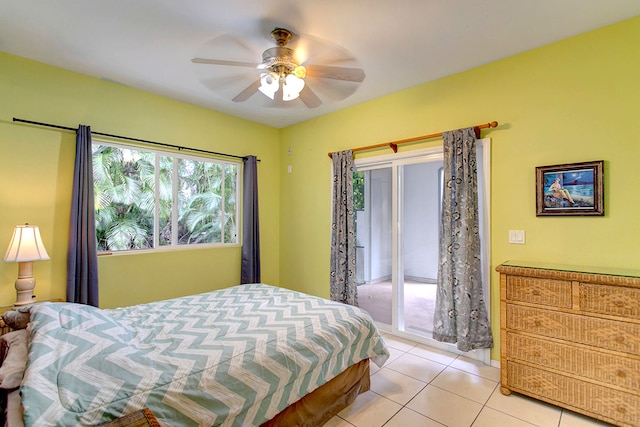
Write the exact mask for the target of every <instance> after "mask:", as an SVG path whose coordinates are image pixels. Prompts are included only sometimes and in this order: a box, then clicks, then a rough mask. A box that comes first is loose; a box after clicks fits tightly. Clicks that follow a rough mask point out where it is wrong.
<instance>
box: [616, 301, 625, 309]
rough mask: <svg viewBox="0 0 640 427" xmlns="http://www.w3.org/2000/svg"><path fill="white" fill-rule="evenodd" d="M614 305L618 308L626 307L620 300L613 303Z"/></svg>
mask: <svg viewBox="0 0 640 427" xmlns="http://www.w3.org/2000/svg"><path fill="white" fill-rule="evenodd" d="M613 305H615V306H616V307H618V308H622V307H624V306H625V304H624V301H620V300H616V301H614V302H613Z"/></svg>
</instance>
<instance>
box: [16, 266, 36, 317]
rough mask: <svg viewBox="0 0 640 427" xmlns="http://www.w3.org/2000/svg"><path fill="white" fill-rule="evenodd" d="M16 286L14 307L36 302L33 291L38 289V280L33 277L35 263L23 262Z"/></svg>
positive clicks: (19, 269) (19, 267)
mask: <svg viewBox="0 0 640 427" xmlns="http://www.w3.org/2000/svg"><path fill="white" fill-rule="evenodd" d="M15 285H16V295H17V299H16V302H15V303H13V305H14V306H19V305H27V304H31V303H32V302H34V301H35V300H36V297H35V295H33V289H34V288H35V287H36V279H35V278H34V277H33V262H32V261H27V262H21V263H19V265H18V278H17V279H16V282H15Z"/></svg>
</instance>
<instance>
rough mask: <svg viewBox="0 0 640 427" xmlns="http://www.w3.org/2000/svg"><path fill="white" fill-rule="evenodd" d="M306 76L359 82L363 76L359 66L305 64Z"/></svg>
mask: <svg viewBox="0 0 640 427" xmlns="http://www.w3.org/2000/svg"><path fill="white" fill-rule="evenodd" d="M305 68H306V69H307V76H309V77H319V78H323V79H334V80H344V81H348V82H361V81H363V80H364V78H365V74H364V70H362V69H360V68H346V67H332V66H330V65H305Z"/></svg>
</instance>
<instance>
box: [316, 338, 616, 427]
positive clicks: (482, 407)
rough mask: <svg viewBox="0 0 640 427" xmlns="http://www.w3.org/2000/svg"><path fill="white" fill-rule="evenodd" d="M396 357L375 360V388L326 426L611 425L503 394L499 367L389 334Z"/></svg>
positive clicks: (476, 426)
mask: <svg viewBox="0 0 640 427" xmlns="http://www.w3.org/2000/svg"><path fill="white" fill-rule="evenodd" d="M384 338H385V342H386V343H387V346H388V347H389V349H390V351H391V357H390V358H389V360H387V362H386V363H385V364H384V366H383V367H382V369H380V368H378V367H377V366H376V365H375V364H374V363H372V364H371V390H370V391H368V392H366V393H363V394H361V395H360V396H358V398H357V399H356V401H355V402H354V403H353V404H352V405H351V406H349V407H347V408H345V409H344V410H342V411H341V412H340V413H339V414H338V415H336V416H335V417H333V418H332V419H331V420H329V422H328V423H327V424H325V427H353V426H355V427H382V426H384V427H422V426H424V427H442V426H447V427H470V426H473V427H502V426H505V427H531V426H539V427H594V426H608V425H609V424H606V423H602V422H599V421H596V420H594V419H592V418H587V417H584V416H582V415H579V414H576V413H573V412H570V411H567V410H563V409H561V408H558V407H556V406H552V405H549V404H546V403H544V402H539V401H537V400H534V399H530V398H527V397H525V396H521V395H517V394H512V395H510V396H503V395H502V394H501V393H500V387H499V386H498V384H499V382H500V370H499V369H498V368H494V367H490V366H486V365H484V364H482V363H480V362H477V361H475V360H473V359H469V358H466V357H463V356H458V355H455V354H451V353H448V352H445V351H442V350H438V349H433V348H431V347H427V346H425V345H422V344H417V343H414V342H412V341H408V340H405V339H402V338H398V337H394V336H392V335H388V334H384Z"/></svg>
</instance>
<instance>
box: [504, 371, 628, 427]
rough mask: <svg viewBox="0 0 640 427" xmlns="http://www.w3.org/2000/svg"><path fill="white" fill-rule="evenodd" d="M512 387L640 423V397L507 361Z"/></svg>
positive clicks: (598, 414) (613, 418) (617, 419)
mask: <svg viewBox="0 0 640 427" xmlns="http://www.w3.org/2000/svg"><path fill="white" fill-rule="evenodd" d="M507 370H508V378H509V384H508V386H509V387H510V388H513V390H514V391H518V390H524V391H526V392H527V394H529V395H532V396H533V397H539V398H542V399H545V400H547V401H551V402H558V403H562V404H563V405H567V406H569V407H570V408H576V409H580V410H581V412H583V411H584V412H585V413H588V414H590V415H591V416H593V417H596V418H600V419H604V420H606V421H614V422H616V423H623V424H624V425H628V426H638V425H640V397H639V396H638V395H637V394H631V393H626V392H623V391H619V390H615V389H611V388H607V387H604V386H601V385H598V384H592V383H589V382H586V381H581V380H578V379H575V378H570V377H565V376H564V375H558V374H554V373H551V372H548V371H545V370H542V369H536V368H532V367H530V366H526V365H521V364H519V363H514V362H507Z"/></svg>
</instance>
